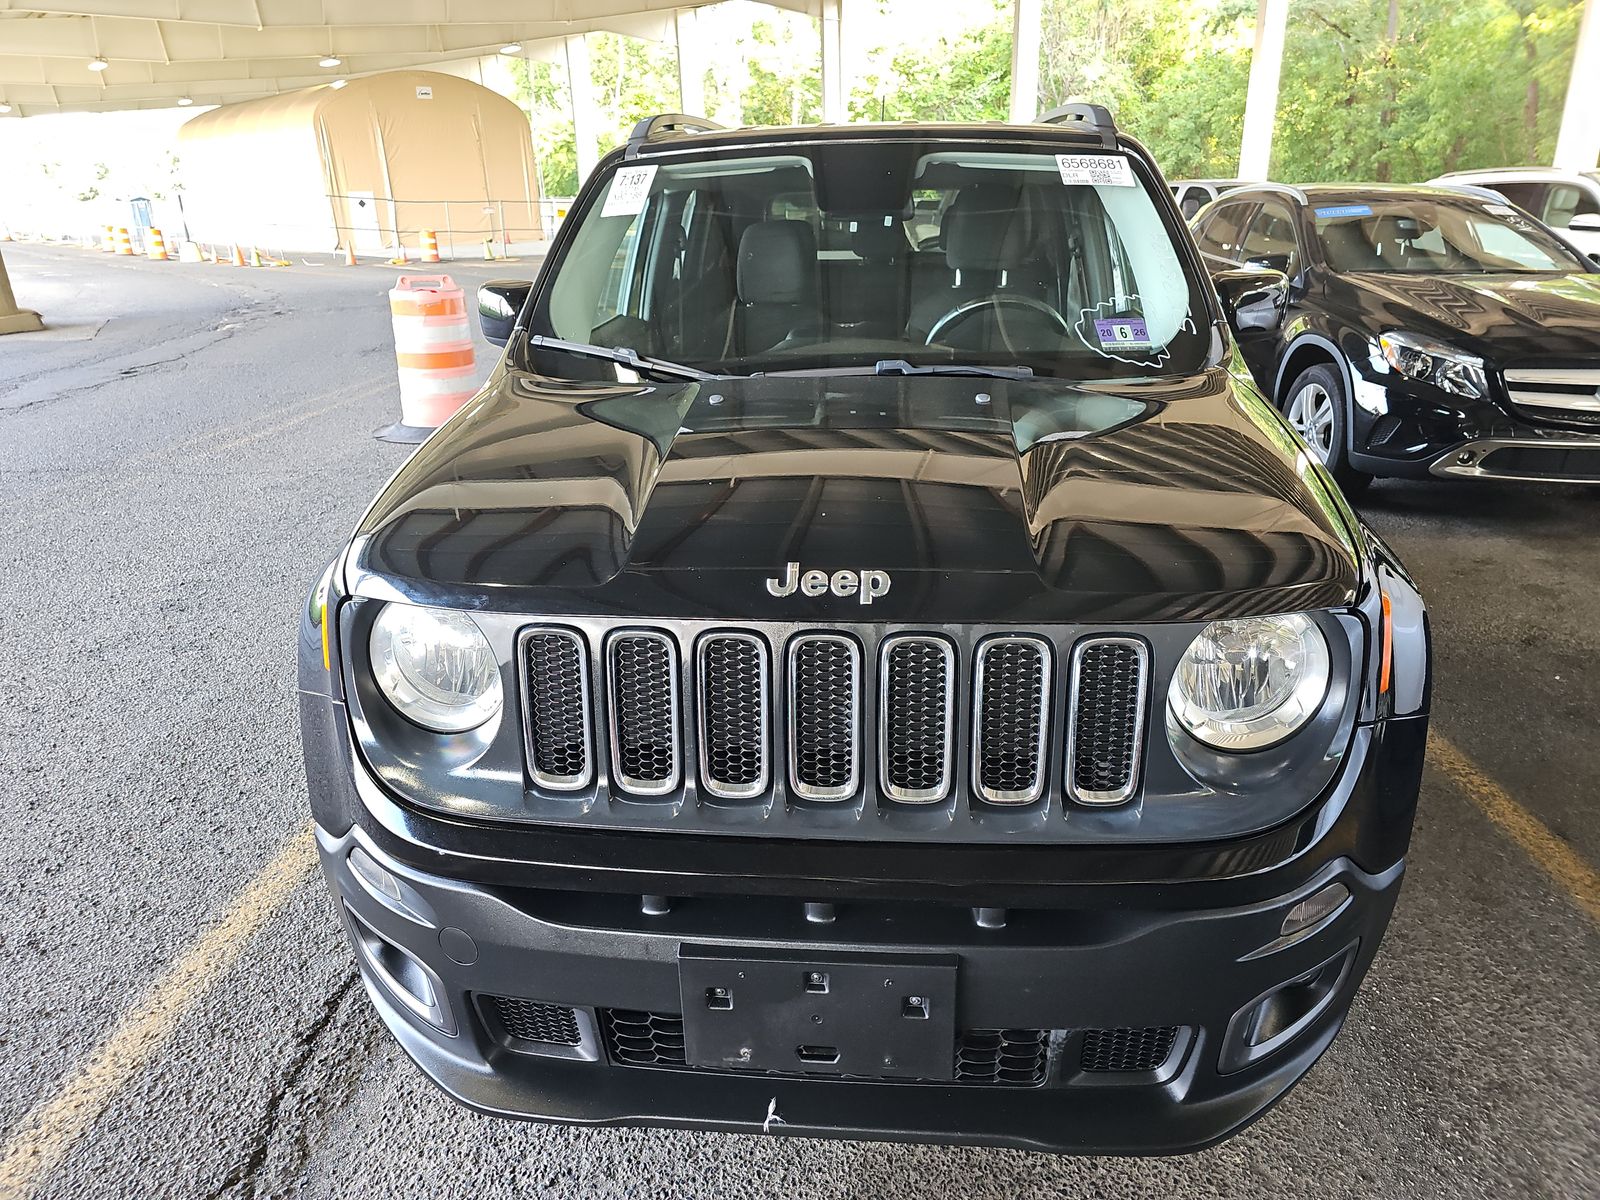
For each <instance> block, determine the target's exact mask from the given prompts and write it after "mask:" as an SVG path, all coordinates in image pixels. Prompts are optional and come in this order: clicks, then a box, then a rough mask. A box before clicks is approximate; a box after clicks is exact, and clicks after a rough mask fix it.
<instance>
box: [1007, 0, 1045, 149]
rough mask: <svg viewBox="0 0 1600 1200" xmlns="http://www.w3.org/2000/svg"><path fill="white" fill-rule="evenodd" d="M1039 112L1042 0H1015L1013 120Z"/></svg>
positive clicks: (1017, 122)
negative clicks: (1040, 9) (1040, 1)
mask: <svg viewBox="0 0 1600 1200" xmlns="http://www.w3.org/2000/svg"><path fill="white" fill-rule="evenodd" d="M1038 115H1039V0H1015V4H1014V7H1013V10H1012V14H1011V122H1012V124H1014V125H1020V124H1023V123H1026V122H1028V121H1031V120H1033V119H1034V118H1035V117H1037V116H1038Z"/></svg>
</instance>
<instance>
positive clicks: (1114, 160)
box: [1056, 154, 1139, 187]
mask: <svg viewBox="0 0 1600 1200" xmlns="http://www.w3.org/2000/svg"><path fill="white" fill-rule="evenodd" d="M1056 166H1057V167H1058V168H1059V169H1060V171H1061V182H1062V183H1065V184H1070V185H1080V186H1082V185H1087V186H1089V187H1138V186H1139V185H1138V183H1137V182H1135V180H1134V178H1133V168H1132V167H1130V166H1129V165H1128V159H1127V157H1126V156H1125V155H1121V154H1058V155H1056Z"/></svg>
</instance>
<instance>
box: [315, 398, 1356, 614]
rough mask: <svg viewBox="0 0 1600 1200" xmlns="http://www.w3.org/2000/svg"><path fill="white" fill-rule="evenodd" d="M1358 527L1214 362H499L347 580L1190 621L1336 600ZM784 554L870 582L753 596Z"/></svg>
mask: <svg viewBox="0 0 1600 1200" xmlns="http://www.w3.org/2000/svg"><path fill="white" fill-rule="evenodd" d="M1353 532H1354V518H1353V517H1352V516H1351V514H1350V513H1349V510H1348V509H1347V508H1346V507H1345V506H1344V505H1343V502H1342V501H1341V500H1339V499H1338V498H1337V496H1336V495H1333V494H1331V493H1330V491H1329V485H1328V484H1327V482H1326V477H1325V476H1323V475H1322V474H1321V473H1320V472H1316V471H1313V470H1312V469H1311V468H1309V467H1308V466H1307V465H1306V462H1305V460H1304V458H1303V456H1302V455H1301V453H1300V451H1299V449H1298V446H1297V444H1296V443H1295V441H1294V440H1293V438H1292V436H1291V435H1289V434H1288V433H1287V432H1286V431H1285V429H1284V427H1283V426H1282V424H1281V422H1279V420H1278V418H1277V417H1276V415H1275V414H1273V413H1271V412H1270V411H1268V410H1267V409H1266V408H1265V407H1264V406H1263V405H1262V403H1261V402H1260V401H1259V399H1257V398H1256V397H1255V396H1254V395H1253V394H1252V393H1250V392H1248V391H1244V390H1241V389H1239V388H1238V385H1237V384H1236V383H1235V382H1234V380H1233V379H1232V378H1231V377H1230V376H1229V375H1228V374H1227V373H1226V372H1225V371H1221V370H1214V371H1210V372H1206V373H1204V374H1201V375H1195V376H1191V377H1187V378H1179V379H1165V380H1155V381H1142V382H1129V383H1121V384H1116V385H1107V384H1098V383H1097V384H1092V385H1083V386H1073V385H1071V384H1069V383H1065V382H1062V381H1059V380H1051V379H1039V380H1026V381H1010V380H1001V379H983V378H961V377H928V376H911V377H902V376H871V375H862V376H856V375H844V376H840V375H834V376H831V377H827V378H819V377H812V376H766V377H753V378H737V379H718V380H714V381H711V382H707V383H684V384H678V383H667V384H659V383H629V384H615V383H578V384H575V383H568V382H557V381H552V380H550V379H547V378H543V377H539V376H534V375H529V374H525V373H521V372H518V371H515V370H509V369H504V368H501V369H498V370H497V372H496V374H495V376H494V377H492V378H491V380H490V382H489V385H488V386H487V387H486V389H485V390H484V392H483V393H481V394H480V395H479V396H478V397H477V398H476V399H475V400H474V401H472V403H471V404H469V405H468V407H467V408H466V409H464V410H463V411H462V412H461V413H460V414H458V415H457V416H456V417H455V418H454V419H453V420H451V421H450V422H449V423H448V424H447V425H445V426H444V427H443V428H442V429H440V430H439V432H438V433H436V434H435V435H434V436H433V437H432V438H430V439H429V440H428V441H427V442H426V443H425V444H424V445H423V446H422V447H421V448H420V449H419V450H418V451H417V453H416V454H415V456H414V457H413V458H412V459H411V461H410V462H409V463H407V464H406V466H405V467H403V468H402V469H401V470H400V471H399V473H398V474H397V475H396V476H395V478H394V479H393V480H392V481H391V482H390V484H389V486H388V487H387V488H386V489H385V490H384V492H383V493H382V494H381V495H380V496H379V498H378V499H377V501H376V502H375V503H374V505H373V507H372V508H371V510H370V511H369V512H368V513H367V515H366V517H365V518H364V519H363V521H362V523H361V525H360V527H359V529H358V530H357V533H356V536H355V540H354V542H353V544H352V547H351V550H350V553H349V554H348V556H347V558H346V584H347V586H348V587H349V589H350V590H351V591H352V592H354V593H357V594H364V595H372V596H380V597H389V598H405V599H410V600H412V601H415V602H418V603H432V604H443V605H455V606H466V607H478V608H485V609H495V610H501V611H514V612H527V613H531V614H552V615H556V614H563V613H565V614H571V615H607V614H617V613H622V614H637V615H639V616H640V617H645V618H649V617H658V618H672V617H699V618H728V619H745V620H752V619H772V620H799V621H805V620H827V621H862V620H871V621H926V622H930V623H931V622H940V621H952V622H972V621H985V622H988V621H994V622H1002V621H1029V622H1078V621H1085V622H1086V621H1119V622H1121V621H1150V620H1184V619H1199V618H1210V617H1216V616H1227V615H1242V614H1246V613H1268V612H1282V611H1287V610H1294V609H1308V608H1316V607H1325V606H1333V605H1340V604H1345V603H1348V602H1349V601H1351V600H1352V599H1353V597H1354V593H1355V590H1356V587H1357V584H1358V581H1359V571H1360V563H1359V559H1358V554H1359V552H1358V550H1357V549H1356V542H1355V540H1354V537H1353ZM791 562H793V563H798V564H799V570H800V571H801V572H802V573H803V572H806V571H813V570H817V571H825V572H828V573H830V574H831V573H833V572H836V571H853V572H856V573H858V574H860V573H863V572H867V571H876V572H884V573H885V574H886V575H887V577H888V580H889V584H890V586H889V590H888V591H887V592H886V593H884V594H882V595H878V596H875V597H874V598H873V599H872V602H871V604H870V605H867V604H863V603H862V596H861V594H860V592H859V591H857V592H856V593H855V594H850V595H845V596H837V595H834V594H833V593H832V592H828V593H826V594H823V595H820V596H810V595H806V594H804V592H803V591H799V590H796V591H794V592H792V593H791V594H788V595H782V596H777V595H773V594H772V593H771V592H770V591H769V589H768V587H767V586H766V584H767V580H768V579H769V578H771V579H777V580H780V581H781V580H782V579H783V577H784V576H785V574H786V571H787V564H789V563H791ZM778 590H780V591H781V590H782V589H781V588H779V589H778ZM873 590H874V591H876V590H877V589H876V588H875V589H873Z"/></svg>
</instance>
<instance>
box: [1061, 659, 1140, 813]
mask: <svg viewBox="0 0 1600 1200" xmlns="http://www.w3.org/2000/svg"><path fill="white" fill-rule="evenodd" d="M1149 659H1150V654H1149V651H1148V650H1147V649H1146V648H1145V644H1144V643H1143V642H1141V641H1138V640H1137V639H1135V638H1092V639H1090V640H1088V641H1083V642H1079V643H1078V644H1077V646H1075V647H1074V648H1073V651H1072V684H1071V695H1072V718H1071V720H1070V721H1069V723H1068V725H1067V763H1068V769H1069V771H1070V775H1069V776H1068V785H1067V792H1068V794H1069V795H1070V796H1071V797H1072V798H1073V799H1074V800H1076V801H1078V803H1080V804H1121V803H1122V802H1123V801H1124V800H1126V799H1127V798H1128V797H1129V796H1131V795H1133V789H1134V784H1135V783H1136V782H1137V780H1138V777H1139V749H1140V743H1141V741H1142V740H1143V737H1144V703H1145V692H1146V690H1147V689H1146V684H1145V676H1146V675H1147V674H1148V664H1149Z"/></svg>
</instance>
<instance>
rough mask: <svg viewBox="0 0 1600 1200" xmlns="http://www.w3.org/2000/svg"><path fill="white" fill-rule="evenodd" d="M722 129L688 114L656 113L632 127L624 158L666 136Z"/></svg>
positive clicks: (704, 119)
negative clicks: (647, 143)
mask: <svg viewBox="0 0 1600 1200" xmlns="http://www.w3.org/2000/svg"><path fill="white" fill-rule="evenodd" d="M722 128H724V127H723V126H721V125H718V124H717V123H716V122H715V121H708V120H706V118H704V117H691V116H690V115H689V114H688V113H657V114H656V115H655V116H653V117H646V118H645V119H644V120H642V121H640V122H639V123H638V124H637V125H635V126H634V127H633V132H632V133H630V134H629V135H628V149H627V153H626V157H628V158H633V157H635V156H636V155H637V154H638V153H639V151H640V149H641V148H643V146H644V145H645V143H646V142H653V141H655V140H656V139H658V138H662V137H665V136H667V135H668V134H673V133H711V132H713V131H714V130H718V129H722Z"/></svg>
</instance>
